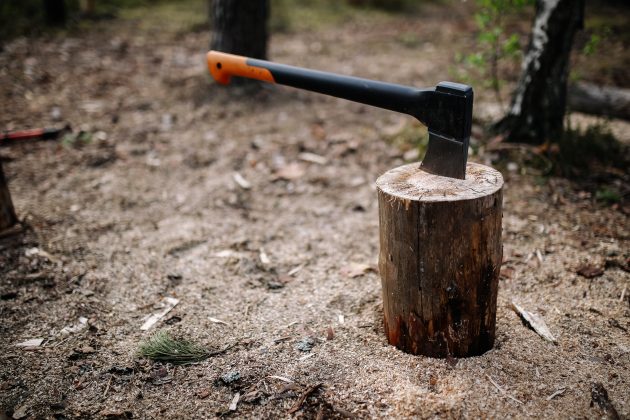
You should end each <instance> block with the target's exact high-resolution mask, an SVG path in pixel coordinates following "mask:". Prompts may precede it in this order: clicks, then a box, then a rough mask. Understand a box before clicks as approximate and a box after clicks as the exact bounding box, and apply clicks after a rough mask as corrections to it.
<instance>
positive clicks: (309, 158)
mask: <svg viewBox="0 0 630 420" xmlns="http://www.w3.org/2000/svg"><path fill="white" fill-rule="evenodd" d="M298 159H300V160H303V161H304V162H310V163H316V164H318V165H325V164H327V163H328V159H326V158H325V157H324V156H320V155H316V154H315V153H308V152H304V153H300V154H299V155H298Z"/></svg>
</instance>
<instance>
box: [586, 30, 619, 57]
mask: <svg viewBox="0 0 630 420" xmlns="http://www.w3.org/2000/svg"><path fill="white" fill-rule="evenodd" d="M611 34H612V29H611V28H610V26H608V25H605V26H602V27H599V28H596V29H595V31H594V32H592V33H591V36H590V37H589V39H588V41H586V44H584V47H583V48H582V54H584V55H585V56H587V57H588V56H590V55H593V54H595V52H597V51H598V49H599V47H600V44H601V43H602V41H604V40H605V39H607V38H609V37H610V36H611Z"/></svg>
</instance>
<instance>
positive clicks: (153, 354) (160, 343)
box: [138, 331, 210, 365]
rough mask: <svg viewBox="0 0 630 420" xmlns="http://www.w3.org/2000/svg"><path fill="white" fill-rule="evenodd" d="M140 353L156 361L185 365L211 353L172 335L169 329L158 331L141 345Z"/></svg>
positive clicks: (202, 358)
mask: <svg viewBox="0 0 630 420" xmlns="http://www.w3.org/2000/svg"><path fill="white" fill-rule="evenodd" d="M138 355H139V356H141V357H146V358H147V359H151V360H154V361H160V362H167V363H173V364H175V365H185V364H190V363H195V362H200V361H202V360H204V359H207V358H208V356H210V353H209V352H208V350H206V349H205V348H203V347H201V346H200V345H198V344H195V343H191V342H189V341H185V340H177V339H175V338H173V337H171V336H170V334H169V333H168V332H167V331H157V332H156V333H155V334H153V335H152V336H151V337H150V338H149V339H148V340H147V341H145V342H144V343H142V344H141V345H140V349H139V350H138Z"/></svg>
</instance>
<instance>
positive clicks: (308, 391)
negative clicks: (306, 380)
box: [288, 383, 322, 414]
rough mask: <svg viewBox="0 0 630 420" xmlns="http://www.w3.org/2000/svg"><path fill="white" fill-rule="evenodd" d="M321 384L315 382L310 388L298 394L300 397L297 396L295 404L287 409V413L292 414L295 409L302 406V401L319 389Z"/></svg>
mask: <svg viewBox="0 0 630 420" xmlns="http://www.w3.org/2000/svg"><path fill="white" fill-rule="evenodd" d="M321 386H322V384H321V383H319V384H315V385H313V386H311V387H310V388H308V389H307V390H306V391H304V393H303V394H302V395H300V398H298V400H297V401H296V402H295V404H293V407H291V409H289V411H288V413H289V414H293V413H295V412H296V411H298V410H299V409H300V408H302V404H304V401H306V399H307V398H308V397H309V395H311V394H312V393H313V392H315V391H317V390H318V389H319V387H321Z"/></svg>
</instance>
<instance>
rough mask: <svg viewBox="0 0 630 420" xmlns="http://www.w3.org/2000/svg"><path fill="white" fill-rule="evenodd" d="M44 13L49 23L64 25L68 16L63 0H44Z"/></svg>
mask: <svg viewBox="0 0 630 420" xmlns="http://www.w3.org/2000/svg"><path fill="white" fill-rule="evenodd" d="M44 14H45V16H46V23H48V24H49V25H54V26H63V25H65V24H66V18H67V17H68V13H67V10H66V2H65V0H44Z"/></svg>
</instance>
